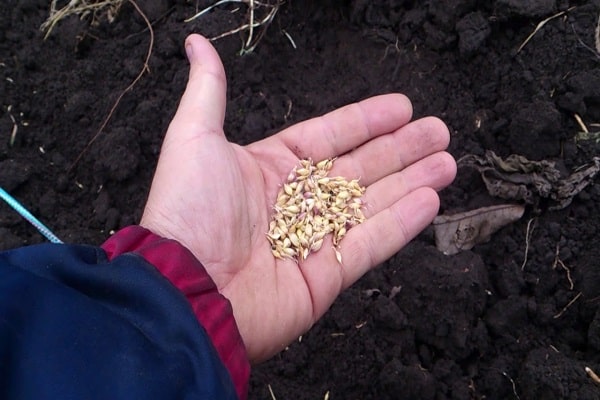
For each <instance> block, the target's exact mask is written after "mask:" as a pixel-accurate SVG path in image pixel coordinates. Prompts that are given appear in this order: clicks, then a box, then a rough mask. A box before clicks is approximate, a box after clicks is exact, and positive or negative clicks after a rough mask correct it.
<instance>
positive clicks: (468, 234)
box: [433, 204, 525, 255]
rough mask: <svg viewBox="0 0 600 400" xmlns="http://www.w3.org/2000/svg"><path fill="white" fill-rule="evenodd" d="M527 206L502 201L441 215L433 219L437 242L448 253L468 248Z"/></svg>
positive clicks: (503, 224)
mask: <svg viewBox="0 0 600 400" xmlns="http://www.w3.org/2000/svg"><path fill="white" fill-rule="evenodd" d="M524 212H525V207H524V206H522V205H518V204H502V205H498V206H491V207H483V208H478V209H476V210H471V211H467V212H462V213H458V214H452V215H439V216H437V217H436V218H435V219H434V221H433V228H434V233H435V245H436V247H437V249H438V250H439V251H441V252H443V253H444V254H446V255H452V254H457V253H459V252H460V251H462V250H469V249H471V248H473V246H475V245H476V244H478V243H484V242H487V241H488V240H490V237H491V236H492V234H493V233H494V232H496V231H497V230H499V229H500V228H502V227H503V226H505V225H508V224H510V223H511V222H514V221H517V220H518V219H519V218H521V217H522V216H523V213H524Z"/></svg>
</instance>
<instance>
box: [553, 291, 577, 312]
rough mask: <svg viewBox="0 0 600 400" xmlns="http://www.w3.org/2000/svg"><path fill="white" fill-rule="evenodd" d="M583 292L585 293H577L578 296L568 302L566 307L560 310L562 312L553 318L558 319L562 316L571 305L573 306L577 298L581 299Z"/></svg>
mask: <svg viewBox="0 0 600 400" xmlns="http://www.w3.org/2000/svg"><path fill="white" fill-rule="evenodd" d="M582 294H583V293H582V292H579V293H577V296H575V297H574V298H573V300H571V301H569V302H568V303H567V305H566V306H564V308H563V309H562V310H560V312H559V313H558V314H556V315H555V316H554V317H553V318H554V319H558V318H560V317H562V316H563V314H564V313H565V312H566V311H567V310H568V309H569V307H571V306H572V305H573V304H574V303H575V302H576V301H577V300H579V298H580V297H581V295H582Z"/></svg>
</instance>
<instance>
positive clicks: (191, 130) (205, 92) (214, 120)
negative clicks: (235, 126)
mask: <svg viewBox="0 0 600 400" xmlns="http://www.w3.org/2000/svg"><path fill="white" fill-rule="evenodd" d="M185 51H186V54H187V57H188V60H189V62H190V73H189V78H188V83H187V86H186V89H185V92H184V94H183V96H182V98H181V101H180V103H179V107H178V109H177V113H176V114H175V117H174V118H173V121H172V122H171V126H170V127H169V132H170V133H172V134H174V135H177V139H178V140H184V141H185V139H192V138H194V137H196V136H197V135H203V134H205V133H211V134H214V133H217V134H221V135H222V134H223V122H224V120H225V105H226V92H227V80H226V77H225V70H224V69H223V64H222V63H221V59H220V58H219V54H218V53H217V51H216V50H215V48H214V47H213V46H212V44H210V42H209V41H208V40H207V39H206V38H204V37H202V36H200V35H197V34H192V35H190V36H188V37H187V39H186V41H185ZM168 136H169V133H167V138H166V140H169V139H170V138H169V137H168ZM171 139H172V138H171Z"/></svg>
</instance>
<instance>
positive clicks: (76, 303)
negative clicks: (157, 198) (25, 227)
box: [0, 226, 250, 399]
mask: <svg viewBox="0 0 600 400" xmlns="http://www.w3.org/2000/svg"><path fill="white" fill-rule="evenodd" d="M249 374H250V364H249V362H248V358H247V354H246V351H245V348H244V344H243V342H242V339H241V337H240V334H239V332H238V329H237V326H236V324H235V320H234V318H233V312H232V309H231V305H230V303H229V301H228V300H227V299H226V298H224V297H223V296H222V295H220V294H219V292H218V290H217V288H216V286H215V284H214V282H213V281H212V280H211V278H210V276H209V275H208V274H207V273H206V271H205V269H204V268H203V266H202V265H201V264H200V263H199V262H198V260H196V259H195V257H194V256H193V255H192V254H191V252H189V251H188V250H187V249H186V248H184V247H183V246H181V245H180V244H179V243H177V242H176V241H173V240H167V239H163V238H161V237H159V236H156V235H154V234H153V233H151V232H149V231H148V230H146V229H143V228H141V227H139V226H132V227H128V228H125V229H123V230H121V231H119V232H118V233H116V234H115V235H113V236H112V237H111V238H110V239H109V240H108V241H107V242H105V243H104V244H103V245H102V246H101V247H94V246H85V245H62V244H41V245H34V246H28V247H23V248H18V249H15V250H9V251H5V252H1V253H0V398H2V399H148V398H155V399H238V398H239V399H245V398H246V396H247V386H248V379H249Z"/></svg>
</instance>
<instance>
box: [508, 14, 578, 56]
mask: <svg viewBox="0 0 600 400" xmlns="http://www.w3.org/2000/svg"><path fill="white" fill-rule="evenodd" d="M575 8H577V7H576V6H573V7H570V8H568V9H567V10H565V11H561V12H559V13H556V14H554V15H551V16H550V17H548V18H546V19H545V20H543V21H541V22H540V23H539V24H537V26H536V27H535V29H534V30H533V32H531V33H530V34H529V36H527V38H526V39H525V41H523V43H521V45H520V46H519V48H518V49H517V54H519V53H520V52H521V50H523V47H525V46H526V45H527V43H529V41H530V40H531V39H532V38H533V37H534V36H535V34H536V33H538V31H539V30H540V29H542V28H543V27H544V25H546V24H547V23H548V22H550V21H552V20H553V19H555V18H558V17H560V16H562V15H565V14H567V13H568V12H569V11H571V10H573V9H575Z"/></svg>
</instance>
